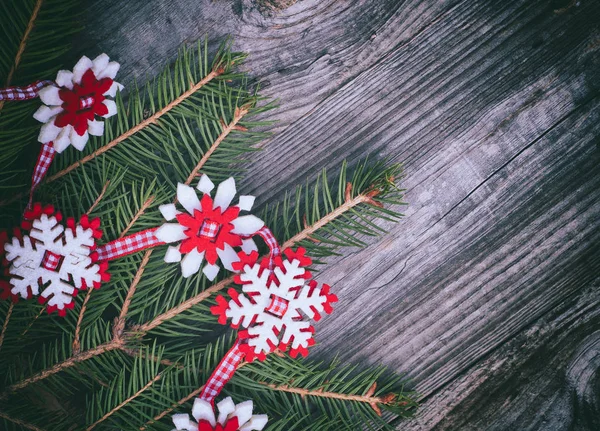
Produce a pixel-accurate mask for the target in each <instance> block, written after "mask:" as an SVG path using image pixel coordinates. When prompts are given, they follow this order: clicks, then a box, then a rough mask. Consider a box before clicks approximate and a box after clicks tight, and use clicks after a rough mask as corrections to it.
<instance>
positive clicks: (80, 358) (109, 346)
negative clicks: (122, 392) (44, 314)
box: [0, 340, 122, 400]
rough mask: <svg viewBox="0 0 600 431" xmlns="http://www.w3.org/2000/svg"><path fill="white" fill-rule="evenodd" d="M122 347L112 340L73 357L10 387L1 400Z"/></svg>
mask: <svg viewBox="0 0 600 431" xmlns="http://www.w3.org/2000/svg"><path fill="white" fill-rule="evenodd" d="M121 346H122V342H120V341H117V340H111V341H108V342H106V343H103V344H100V345H99V346H97V347H95V348H93V349H90V350H86V351H84V352H80V353H77V354H75V355H72V356H71V357H69V358H68V359H66V360H64V361H62V362H59V363H58V364H55V365H54V366H52V367H50V368H47V369H45V370H43V371H41V372H39V373H37V374H34V375H33V376H31V377H28V378H26V379H24V380H21V381H19V382H17V383H15V384H13V385H10V386H9V387H8V389H6V390H5V391H4V392H3V393H1V394H0V400H1V399H4V398H6V397H7V396H8V395H9V394H10V393H12V392H15V391H18V390H19V389H23V388H24V387H26V386H29V385H30V384H32V383H35V382H38V381H40V380H43V379H46V378H48V377H50V376H52V375H54V374H56V373H59V372H61V371H63V370H66V369H67V368H70V367H72V366H74V365H76V364H78V363H80V362H84V361H87V360H88V359H91V358H93V357H95V356H98V355H101V354H102V353H106V352H110V351H111V350H115V349H119V348H121Z"/></svg>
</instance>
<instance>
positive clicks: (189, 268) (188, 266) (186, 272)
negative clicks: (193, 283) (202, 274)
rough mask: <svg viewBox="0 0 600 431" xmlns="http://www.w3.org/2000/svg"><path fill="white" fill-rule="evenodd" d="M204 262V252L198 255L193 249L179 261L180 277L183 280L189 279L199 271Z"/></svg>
mask: <svg viewBox="0 0 600 431" xmlns="http://www.w3.org/2000/svg"><path fill="white" fill-rule="evenodd" d="M203 260H204V252H202V253H199V252H198V250H196V249H193V250H192V251H190V252H189V253H188V254H186V255H185V256H184V258H183V259H181V275H183V277H184V278H188V277H191V276H192V275H194V274H196V273H197V272H198V271H199V270H200V265H202V261H203Z"/></svg>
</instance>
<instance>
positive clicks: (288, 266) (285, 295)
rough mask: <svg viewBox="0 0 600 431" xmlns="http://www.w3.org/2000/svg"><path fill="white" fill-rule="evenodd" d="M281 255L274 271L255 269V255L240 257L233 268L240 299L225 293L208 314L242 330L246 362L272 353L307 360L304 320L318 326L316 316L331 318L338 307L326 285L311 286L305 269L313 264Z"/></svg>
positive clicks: (297, 255)
mask: <svg viewBox="0 0 600 431" xmlns="http://www.w3.org/2000/svg"><path fill="white" fill-rule="evenodd" d="M283 253H284V255H285V257H286V259H282V258H281V257H277V258H276V259H275V262H274V263H275V267H274V268H273V271H270V270H269V259H268V258H264V259H262V261H261V262H260V263H259V262H258V253H257V252H252V253H251V254H250V255H246V254H244V253H240V254H239V257H240V261H239V262H237V263H235V264H234V268H235V269H237V270H241V271H242V272H241V273H240V274H238V275H236V276H235V282H236V283H237V284H240V285H242V291H243V293H241V294H240V293H238V292H237V291H236V290H235V289H233V288H230V289H229V290H228V292H227V293H228V294H229V296H230V297H231V299H230V300H229V301H227V300H226V299H225V298H224V297H223V296H221V295H219V296H217V298H216V301H217V305H216V306H214V307H212V308H211V311H212V313H213V314H215V315H217V316H219V323H221V324H226V323H227V320H228V319H231V326H232V327H233V328H235V329H237V328H239V327H240V326H242V327H244V328H246V329H245V330H242V331H240V332H239V334H238V336H239V338H240V339H241V340H244V342H243V343H242V344H241V346H240V350H242V351H243V352H244V353H245V355H246V356H245V359H246V360H247V361H248V362H251V361H253V360H254V359H259V360H264V359H265V357H266V355H267V354H268V353H270V352H273V351H274V350H275V349H280V350H281V351H286V350H288V349H289V353H290V355H291V356H292V357H294V358H295V357H296V356H298V354H301V355H302V356H306V355H307V354H308V347H310V346H312V345H313V344H314V339H313V334H314V328H313V326H312V325H311V324H310V321H309V320H310V319H312V320H315V321H318V320H320V319H321V313H323V312H325V313H327V314H329V313H331V312H332V311H333V307H332V304H333V303H334V302H337V296H335V295H334V294H332V293H330V292H329V289H330V287H329V286H328V285H326V284H323V285H322V286H320V287H319V285H318V283H317V282H316V281H315V280H311V277H312V276H311V273H310V272H309V271H308V270H307V269H306V268H307V267H309V266H310V265H311V264H312V261H311V259H310V258H309V257H308V256H306V255H305V250H304V249H303V248H301V247H299V248H298V249H297V250H296V251H293V250H292V249H286V250H284V252H283Z"/></svg>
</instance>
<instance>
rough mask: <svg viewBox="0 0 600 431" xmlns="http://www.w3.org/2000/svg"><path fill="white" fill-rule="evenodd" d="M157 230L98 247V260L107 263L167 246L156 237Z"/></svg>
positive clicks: (136, 234) (135, 234)
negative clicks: (156, 247)
mask: <svg viewBox="0 0 600 431" xmlns="http://www.w3.org/2000/svg"><path fill="white" fill-rule="evenodd" d="M156 229H158V228H154V229H146V230H143V231H141V232H137V233H134V234H131V235H128V236H126V237H124V238H119V239H117V240H114V241H111V242H109V243H107V244H104V245H102V246H100V247H98V248H97V249H96V251H97V252H98V260H99V261H105V260H113V259H118V258H120V257H123V256H127V255H128V254H132V253H137V252H138V251H141V250H145V249H147V248H151V247H155V246H157V245H163V244H165V243H164V242H162V241H161V240H159V239H158V238H157V237H156V235H154V232H155V231H156Z"/></svg>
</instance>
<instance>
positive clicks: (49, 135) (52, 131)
mask: <svg viewBox="0 0 600 431" xmlns="http://www.w3.org/2000/svg"><path fill="white" fill-rule="evenodd" d="M61 130H62V128H60V127H56V126H55V125H54V119H51V120H50V121H48V122H47V123H46V124H44V125H43V126H42V127H41V128H40V134H39V136H38V141H40V142H41V143H42V144H45V143H46V142H50V141H54V139H56V137H57V136H58V134H59V133H60V131H61Z"/></svg>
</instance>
